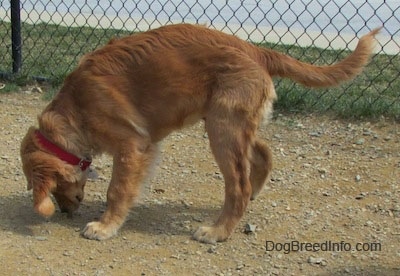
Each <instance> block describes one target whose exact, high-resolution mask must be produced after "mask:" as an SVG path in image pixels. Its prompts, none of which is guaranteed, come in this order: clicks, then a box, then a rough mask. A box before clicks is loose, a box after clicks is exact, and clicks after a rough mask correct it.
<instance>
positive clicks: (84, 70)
mask: <svg viewBox="0 0 400 276" xmlns="http://www.w3.org/2000/svg"><path fill="white" fill-rule="evenodd" d="M378 31H379V30H378V29H376V30H373V31H372V32H370V33H369V34H367V35H365V36H363V37H362V38H361V39H360V40H359V42H358V45H357V47H356V49H355V50H354V52H352V53H351V54H350V55H349V56H348V57H346V58H345V59H343V60H342V61H340V62H338V63H336V64H333V65H327V66H315V65H311V64H306V63H303V62H301V61H298V60H295V59H293V58H291V57H289V56H287V55H285V54H282V53H278V52H275V51H273V50H271V49H266V48H260V47H257V46H255V45H253V44H250V43H248V42H245V41H243V40H241V39H239V38H237V37H235V36H232V35H228V34H224V33H222V32H219V31H216V30H211V29H208V28H206V27H203V26H196V25H189V24H178V25H169V26H164V27H161V28H159V29H155V30H151V31H148V32H144V33H140V34H134V35H131V36H128V37H124V38H121V39H114V40H112V41H111V42H110V43H109V44H107V45H105V46H104V47H102V48H100V49H98V50H96V51H94V52H92V53H89V54H87V55H85V56H84V57H83V58H82V59H81V61H80V63H79V65H78V67H77V68H76V69H75V70H74V71H73V72H72V73H71V74H69V75H68V76H67V78H66V79H65V82H64V84H63V86H62V88H61V90H60V91H59V93H58V94H57V95H56V97H55V98H54V99H53V100H52V102H51V103H49V105H48V106H47V107H46V108H45V110H44V111H43V112H42V113H41V115H39V117H38V124H39V126H38V128H35V127H31V128H30V129H29V130H28V133H27V134H26V136H25V138H24V139H23V141H22V145H21V158H22V164H23V171H24V173H25V175H26V178H27V181H28V189H33V202H34V203H33V204H34V209H35V210H36V212H38V213H39V214H41V215H43V216H45V217H49V216H51V215H52V214H53V213H54V211H55V207H54V204H53V201H52V199H51V197H50V195H51V194H53V195H54V198H55V200H56V201H57V202H58V205H59V207H60V210H61V211H62V212H67V213H69V214H72V212H74V211H75V210H76V209H77V208H78V207H79V204H80V202H81V201H82V199H83V196H84V187H85V182H86V177H87V173H88V169H87V168H88V166H90V162H91V159H92V158H93V157H94V156H96V155H98V154H101V153H107V154H110V155H111V156H112V157H113V171H112V177H111V181H110V185H109V188H108V192H107V209H106V211H105V212H104V214H103V215H102V216H101V218H100V220H99V221H93V222H90V223H88V224H87V225H86V227H85V228H84V229H83V231H82V235H83V236H84V237H86V238H88V239H95V240H104V239H107V238H110V237H112V236H114V235H115V234H116V233H117V231H118V229H119V228H120V227H121V225H122V224H123V222H124V220H125V218H126V216H127V214H128V212H129V209H130V207H131V206H132V205H133V202H134V200H135V198H136V197H137V196H138V193H139V191H140V186H141V182H142V181H143V179H144V178H145V177H146V176H147V175H148V174H149V170H151V169H150V168H151V164H152V163H153V160H154V159H155V157H156V154H157V144H158V143H159V142H160V141H161V140H162V139H163V138H164V137H166V136H167V135H168V134H169V133H171V132H172V131H174V130H178V129H180V128H182V127H185V126H187V125H190V124H193V123H195V122H197V121H199V120H201V119H203V120H204V121H205V129H206V131H207V133H208V137H209V140H210V147H211V150H212V153H213V155H214V157H215V159H216V161H217V163H218V165H219V168H220V170H221V173H222V174H223V177H224V180H225V201H224V205H223V207H222V212H221V214H220V216H219V218H218V219H217V220H216V222H215V223H214V224H213V225H211V226H203V227H200V228H199V229H198V230H197V231H196V232H195V233H194V235H193V237H194V239H196V240H198V241H200V242H205V243H215V242H218V241H224V240H226V239H227V238H228V237H229V235H230V234H231V233H232V231H233V229H234V227H235V226H236V225H237V223H238V221H239V220H240V219H241V217H242V216H243V213H244V212H245V209H246V206H247V205H248V203H249V201H250V199H254V198H255V197H256V195H257V194H258V193H259V192H260V190H261V189H262V188H263V185H264V183H265V182H266V180H267V179H268V177H269V175H270V172H271V168H272V157H271V151H270V149H269V148H268V146H267V145H266V143H265V142H264V141H262V140H261V139H260V138H258V137H257V134H256V132H257V128H258V125H259V124H260V122H261V120H262V118H263V116H265V114H268V113H271V111H272V104H273V102H274V100H275V99H276V94H275V90H274V85H273V81H272V78H273V77H282V78H290V79H292V80H294V81H295V82H299V83H301V84H303V85H306V86H309V87H327V86H334V85H337V84H339V83H341V82H343V81H348V80H350V79H352V78H354V77H355V76H356V75H357V74H359V73H360V72H361V71H362V69H363V67H364V66H365V65H366V64H367V62H368V60H369V57H370V55H371V53H372V50H373V46H374V44H375V43H374V42H375V39H374V36H375V35H376V34H377V33H378Z"/></svg>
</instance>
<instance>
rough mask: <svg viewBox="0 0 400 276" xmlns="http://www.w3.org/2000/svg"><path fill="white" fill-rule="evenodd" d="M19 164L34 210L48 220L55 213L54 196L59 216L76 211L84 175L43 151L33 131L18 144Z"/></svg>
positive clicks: (81, 197) (80, 197)
mask: <svg viewBox="0 0 400 276" xmlns="http://www.w3.org/2000/svg"><path fill="white" fill-rule="evenodd" d="M21 160H22V167H23V171H24V174H25V176H26V179H27V181H28V190H30V189H32V190H33V202H34V209H35V210H36V212H38V213H39V214H40V215H42V216H45V217H50V216H51V215H53V213H54V211H55V207H54V204H53V201H52V200H51V198H50V194H53V195H54V197H55V199H56V201H57V203H58V205H59V207H60V210H61V211H62V212H67V213H68V215H72V213H73V212H74V211H75V210H76V209H78V207H79V204H80V202H81V201H82V199H83V196H84V187H85V183H86V179H87V172H86V171H82V170H81V169H80V168H79V167H78V166H73V165H70V164H68V163H66V162H64V161H62V160H61V159H59V158H58V157H57V156H55V155H53V154H51V153H49V152H47V151H45V150H43V149H42V147H41V146H40V144H39V141H38V139H37V137H36V135H35V129H34V128H33V127H32V128H30V129H29V131H28V133H27V134H26V136H25V137H24V139H23V140H22V143H21Z"/></svg>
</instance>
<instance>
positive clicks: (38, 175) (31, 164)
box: [23, 151, 57, 217]
mask: <svg viewBox="0 0 400 276" xmlns="http://www.w3.org/2000/svg"><path fill="white" fill-rule="evenodd" d="M52 159H54V158H52V157H51V156H50V155H49V154H47V153H44V152H40V151H36V152H33V153H29V154H27V155H25V156H23V164H24V166H23V167H24V173H25V176H26V178H27V181H28V190H30V189H33V206H34V209H35V211H36V212H38V213H39V214H40V215H42V216H45V217H50V216H51V215H53V213H54V211H55V206H54V204H53V202H52V200H51V198H50V193H51V191H53V190H54V189H56V187H57V183H56V173H55V169H54V167H53V166H54V164H52Z"/></svg>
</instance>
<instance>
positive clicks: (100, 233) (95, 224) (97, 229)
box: [82, 221, 118, 241]
mask: <svg viewBox="0 0 400 276" xmlns="http://www.w3.org/2000/svg"><path fill="white" fill-rule="evenodd" d="M117 231H118V228H117V227H114V226H110V225H106V224H104V223H101V222H99V221H92V222H89V223H88V224H87V225H86V227H85V228H84V229H83V230H82V236H84V237H85V238H87V239H90V240H98V241H101V240H106V239H108V238H111V237H112V236H115V235H116V234H117Z"/></svg>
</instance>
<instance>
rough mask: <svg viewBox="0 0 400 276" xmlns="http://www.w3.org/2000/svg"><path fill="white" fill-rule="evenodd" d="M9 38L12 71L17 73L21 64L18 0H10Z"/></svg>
mask: <svg viewBox="0 0 400 276" xmlns="http://www.w3.org/2000/svg"><path fill="white" fill-rule="evenodd" d="M11 40H12V59H13V73H18V72H19V71H20V70H21V65H22V39H21V4H20V0H11Z"/></svg>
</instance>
